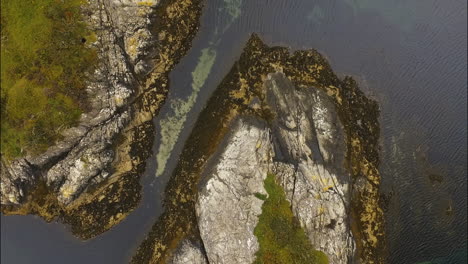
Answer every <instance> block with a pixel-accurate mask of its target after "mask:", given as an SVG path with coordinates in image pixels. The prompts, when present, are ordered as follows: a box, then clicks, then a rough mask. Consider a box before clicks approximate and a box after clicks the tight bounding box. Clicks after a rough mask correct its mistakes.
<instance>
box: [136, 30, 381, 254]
mask: <svg viewBox="0 0 468 264" xmlns="http://www.w3.org/2000/svg"><path fill="white" fill-rule="evenodd" d="M378 114H379V110H378V106H377V104H376V102H375V101H373V100H371V99H368V98H367V97H365V95H364V94H363V93H362V92H361V91H360V90H359V89H358V87H357V85H356V82H355V81H354V80H353V79H351V78H350V77H345V78H344V79H343V80H340V79H338V77H337V76H336V75H335V74H334V73H333V71H332V70H331V68H330V66H329V64H328V63H327V61H326V60H325V59H324V58H323V57H322V56H321V55H320V54H319V53H317V52H316V51H314V50H308V51H296V52H294V53H292V54H291V53H289V51H288V50H287V49H286V48H280V47H271V48H270V47H267V46H266V45H265V44H264V43H263V42H262V41H261V40H260V39H259V38H258V36H256V35H253V36H252V37H251V38H250V40H249V41H248V43H247V45H246V47H245V49H244V52H243V53H242V55H241V56H240V59H239V60H238V61H237V62H236V63H235V64H234V66H233V68H232V69H231V71H230V72H229V74H228V75H227V76H226V77H225V78H224V80H223V81H222V83H221V84H220V85H219V86H218V89H217V90H216V91H215V93H214V94H213V96H212V97H211V99H210V100H209V102H208V103H207V105H206V107H205V109H204V110H203V111H202V113H201V114H200V116H199V118H198V120H197V123H196V125H195V127H194V129H193V131H192V134H191V135H190V137H189V139H188V140H187V143H186V145H185V147H184V150H183V151H182V154H181V156H180V159H179V164H178V165H177V167H176V169H175V171H174V173H173V175H172V177H171V179H170V181H169V183H168V186H167V188H166V192H165V194H166V196H165V209H166V210H165V212H164V213H163V214H162V215H161V217H160V218H159V219H158V220H157V221H156V223H155V224H154V226H153V228H152V230H151V232H150V233H149V234H148V237H147V238H146V239H145V241H144V242H143V243H142V244H141V246H140V248H139V249H138V251H137V253H136V255H135V256H134V258H133V260H132V262H133V263H166V262H168V261H170V262H171V263H184V262H183V261H181V260H187V259H194V260H196V261H195V262H194V263H220V261H221V260H222V263H248V262H252V261H253V260H254V258H255V253H256V252H257V250H258V243H257V239H256V238H255V236H254V234H253V229H254V227H255V225H256V224H257V221H258V219H257V217H258V215H259V214H260V213H261V210H260V207H261V204H262V201H261V199H258V198H257V197H256V196H257V195H265V190H264V188H263V185H262V183H263V180H264V179H265V177H266V174H267V173H274V174H275V175H276V178H277V181H278V182H280V183H281V185H282V186H283V188H284V190H285V192H286V197H287V198H288V200H289V201H290V203H291V204H292V210H293V212H294V214H295V216H296V217H297V218H298V219H299V221H300V223H301V226H302V227H303V228H304V229H305V230H306V233H307V236H308V237H309V240H310V241H311V242H312V244H313V246H314V247H315V248H316V249H319V250H321V251H323V252H325V253H326V254H327V256H328V258H329V261H330V263H349V262H354V261H359V262H361V263H383V260H384V256H385V255H384V252H385V236H384V231H383V212H382V210H381V208H380V205H379V204H380V195H379V183H380V176H379V172H378V170H377V168H378V165H379V159H378V139H379V133H380V132H379V124H378ZM227 223H229V225H227Z"/></svg>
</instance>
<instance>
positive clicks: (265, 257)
mask: <svg viewBox="0 0 468 264" xmlns="http://www.w3.org/2000/svg"><path fill="white" fill-rule="evenodd" d="M265 189H266V191H267V193H268V197H267V198H266V199H265V202H264V203H263V205H262V214H261V215H260V217H259V221H258V224H257V226H256V227H255V230H254V234H255V236H257V238H258V242H259V244H260V249H259V250H258V252H257V253H256V256H257V258H256V260H255V261H254V263H255V264H262V263H278V264H281V263H284V264H289V263H317V264H322V263H328V258H327V256H326V255H325V254H324V253H323V252H321V251H318V250H315V249H314V248H313V247H312V245H311V243H310V241H309V239H308V238H307V236H306V234H305V233H304V230H303V229H302V228H301V226H300V224H299V221H298V220H297V219H296V218H295V217H294V215H293V213H292V211H291V205H290V203H289V202H288V201H287V200H286V196H285V194H284V190H283V188H282V187H281V186H280V185H278V184H277V183H276V181H275V176H274V175H273V174H268V176H267V178H266V179H265ZM262 198H263V197H262Z"/></svg>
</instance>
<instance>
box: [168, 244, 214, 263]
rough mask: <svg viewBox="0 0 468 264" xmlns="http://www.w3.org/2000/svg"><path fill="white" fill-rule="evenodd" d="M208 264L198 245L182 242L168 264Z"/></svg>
mask: <svg viewBox="0 0 468 264" xmlns="http://www.w3.org/2000/svg"><path fill="white" fill-rule="evenodd" d="M188 263H190V264H208V262H207V261H206V258H205V255H204V254H203V252H202V250H201V249H200V247H199V246H198V245H195V244H193V243H192V242H190V241H188V240H184V241H183V242H182V243H181V245H180V246H179V247H178V248H177V249H176V251H175V252H174V254H173V257H172V259H171V260H169V261H168V264H188Z"/></svg>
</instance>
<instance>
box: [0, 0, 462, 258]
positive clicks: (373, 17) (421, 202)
mask: <svg viewBox="0 0 468 264" xmlns="http://www.w3.org/2000/svg"><path fill="white" fill-rule="evenodd" d="M238 7H240V8H238ZM466 21H467V2H466V0H444V1H439V0H425V1H421V0H419V1H416V0H394V1H385V0H374V1H371V0H355V1H353V0H335V1H334V0H317V1H310V0H295V1H290V0H274V1H273V0H256V1H243V2H242V1H241V0H226V1H220V0H219V1H215V0H212V1H207V3H206V7H205V9H204V15H203V18H202V26H201V28H200V32H199V34H198V36H197V38H196V39H195V41H194V43H193V48H192V49H191V51H190V52H189V54H188V56H186V57H185V58H184V59H183V60H182V61H181V63H180V64H179V65H178V66H177V67H176V69H175V70H174V71H173V72H172V73H171V75H170V77H171V87H170V89H171V91H170V99H169V100H168V102H171V101H173V100H175V99H182V100H187V101H188V98H190V97H191V96H194V94H196V96H194V97H192V98H196V100H195V101H194V102H195V103H194V104H193V105H190V104H188V103H187V104H184V105H185V106H188V107H190V111H187V115H186V121H185V122H182V129H181V131H180V134H179V137H178V138H177V141H176V142H175V145H174V146H173V147H171V149H172V154H171V155H170V156H169V159H168V162H167V166H166V169H165V172H164V173H163V175H162V176H161V177H159V178H157V179H156V180H154V179H155V176H154V175H155V174H156V167H157V166H158V164H157V163H156V159H155V157H151V158H150V160H149V163H148V164H149V165H148V169H147V171H146V173H145V178H144V179H143V184H144V186H145V189H144V190H145V193H144V201H143V202H142V206H141V207H140V208H138V209H137V210H136V211H135V212H134V213H132V214H131V215H130V216H129V217H128V218H127V219H126V220H125V221H124V222H123V223H122V224H120V225H118V226H117V227H116V228H114V229H113V230H111V231H109V232H107V233H106V234H104V235H102V236H100V237H97V238H95V239H94V240H91V241H88V242H81V241H77V240H76V239H74V238H72V237H71V236H70V235H69V234H68V233H67V232H66V230H64V228H63V227H62V226H61V225H60V224H46V223H44V222H42V221H41V220H39V219H36V218H35V217H25V216H8V217H4V216H2V230H1V231H2V233H1V239H2V245H1V250H2V254H1V261H2V263H64V262H66V263H84V262H85V263H125V262H126V261H128V258H129V256H130V255H131V254H132V252H133V250H134V249H135V247H136V246H137V245H138V243H139V241H141V239H142V237H143V236H144V234H145V232H146V231H147V230H148V229H149V228H150V226H151V225H152V223H153V222H154V219H155V217H157V215H158V214H159V213H160V212H161V205H160V199H161V197H160V193H161V190H162V189H163V188H164V182H165V181H166V179H167V177H168V175H170V171H171V170H172V168H173V167H174V165H175V163H176V161H177V156H178V153H180V150H181V148H182V146H183V143H184V141H185V139H186V138H187V136H188V134H189V133H190V130H191V127H192V126H193V124H194V122H195V120H196V117H197V114H198V113H199V111H200V110H201V109H202V108H203V105H204V104H205V103H206V100H207V99H208V97H209V95H210V94H211V93H212V91H213V90H214V89H215V88H216V85H217V84H218V83H219V82H220V80H221V79H222V78H223V77H224V76H225V74H226V73H227V72H228V70H229V69H230V67H231V66H232V64H233V61H234V60H235V59H236V58H237V57H238V56H239V55H240V53H241V51H242V48H243V46H244V44H245V41H246V40H247V39H248V37H249V34H250V33H251V32H257V33H259V35H260V36H261V37H262V38H263V39H264V40H265V41H266V42H267V43H270V44H275V45H283V46H289V47H291V48H292V49H304V48H306V49H307V48H316V49H318V50H319V51H320V52H322V53H323V54H324V55H326V57H327V58H328V59H329V61H330V63H331V65H332V67H333V69H334V70H335V71H336V72H337V73H339V74H341V75H344V74H348V75H353V76H355V77H356V78H357V79H358V80H359V82H360V84H361V87H362V89H363V90H364V91H365V92H366V94H367V95H369V96H371V97H373V98H375V99H377V100H378V101H379V102H380V105H381V126H382V135H381V136H382V157H381V171H382V188H383V191H384V193H385V194H386V196H387V197H388V201H389V202H388V204H387V206H386V208H387V211H386V217H387V234H388V245H389V255H390V258H389V263H395V264H396V263H398V264H399V263H416V262H423V261H431V260H434V263H466V262H467V261H466V246H467V238H466V232H467V212H466V206H467V197H466V191H467V165H466V158H467V139H466V135H467V115H466V113H467V104H466V102H467V98H466V90H467V68H466V67H467V65H466V62H467V51H466V50H467V46H466V45H467V44H466V43H467V25H466ZM203 49H210V50H211V51H213V52H214V53H215V54H216V56H215V60H214V64H213V66H212V67H208V68H209V75H207V78H206V79H204V80H205V82H204V83H203V85H202V87H201V89H200V90H199V91H195V89H194V86H193V82H192V72H194V71H195V69H196V68H197V65H199V63H198V62H199V58H200V56H201V54H202V50H203ZM175 112H176V111H174V109H173V107H172V106H171V105H170V103H168V104H167V105H165V106H164V109H163V110H162V112H161V115H160V116H159V117H158V119H157V120H155V122H156V124H157V125H159V124H160V121H161V120H164V119H165V118H167V117H168V116H173V115H174V113H175ZM155 136H156V144H155V147H154V148H155V150H158V149H159V145H160V144H162V143H161V142H162V141H163V140H161V136H160V135H159V134H156V135H155ZM431 175H437V176H438V177H436V178H437V179H442V180H441V181H434V180H433V179H434V177H432V176H431ZM431 179H432V180H431ZM150 183H153V184H152V185H150ZM460 252H462V253H461V254H460ZM440 259H442V261H443V260H444V259H445V260H446V261H447V262H436V261H439V260H440Z"/></svg>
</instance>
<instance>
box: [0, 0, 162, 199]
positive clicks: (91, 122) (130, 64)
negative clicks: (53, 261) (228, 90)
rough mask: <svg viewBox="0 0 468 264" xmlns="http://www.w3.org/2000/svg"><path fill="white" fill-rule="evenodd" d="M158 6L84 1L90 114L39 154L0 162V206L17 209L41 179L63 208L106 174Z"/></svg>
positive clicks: (135, 91) (145, 65) (145, 59)
mask: <svg viewBox="0 0 468 264" xmlns="http://www.w3.org/2000/svg"><path fill="white" fill-rule="evenodd" d="M157 2H158V1H140V0H125V1H124V0H98V1H89V3H88V5H86V6H85V7H84V10H83V12H84V13H85V16H84V17H86V18H87V19H89V21H88V22H89V24H90V25H91V27H92V30H93V31H94V32H96V35H97V41H96V42H94V43H90V44H89V45H92V46H93V47H94V48H96V50H97V53H98V58H99V60H98V61H99V63H98V65H97V67H96V69H95V72H94V74H93V76H91V77H90V81H89V82H88V85H87V93H88V95H89V96H88V97H89V98H90V105H91V111H89V112H87V113H86V114H83V115H82V116H81V119H80V124H79V126H77V127H73V128H70V129H67V130H65V131H63V135H64V139H63V140H61V141H60V142H57V143H56V144H55V145H54V146H52V147H50V148H49V149H48V150H47V151H46V152H45V153H42V154H40V155H38V156H34V157H31V156H29V157H25V158H22V159H19V160H16V161H13V162H7V161H2V173H1V177H0V183H1V184H0V186H1V203H2V204H4V205H10V204H20V203H22V201H23V200H24V198H25V197H24V195H25V193H26V192H27V191H26V190H28V189H30V188H32V187H33V186H34V184H35V182H37V179H39V178H42V179H44V180H45V181H46V182H47V184H48V185H49V186H51V187H53V189H54V190H55V191H56V192H57V198H58V200H59V201H60V202H61V203H63V204H69V203H70V202H72V201H73V200H74V199H75V198H76V197H77V196H79V194H80V193H81V192H82V191H83V190H84V189H85V188H86V187H87V186H88V185H89V184H90V183H94V184H96V183H99V182H101V181H102V180H104V179H106V178H107V177H109V175H112V173H113V171H112V169H111V165H112V163H113V162H116V153H114V151H113V148H112V145H113V144H114V141H115V138H116V136H117V135H119V134H120V133H122V131H124V129H126V127H127V126H128V124H129V123H130V121H131V120H132V118H133V115H134V109H133V106H132V102H133V100H134V98H135V97H136V96H138V95H139V94H140V93H141V91H139V89H140V86H141V85H140V79H141V76H143V75H144V74H147V73H148V71H149V70H151V67H152V66H151V61H150V60H149V57H150V55H152V54H151V53H152V52H155V51H153V50H152V49H151V45H152V43H153V44H154V41H155V40H156V37H154V36H152V34H151V32H150V30H149V27H150V25H151V21H150V18H151V16H152V13H153V11H154V9H153V8H154V6H155V5H156V4H157Z"/></svg>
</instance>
